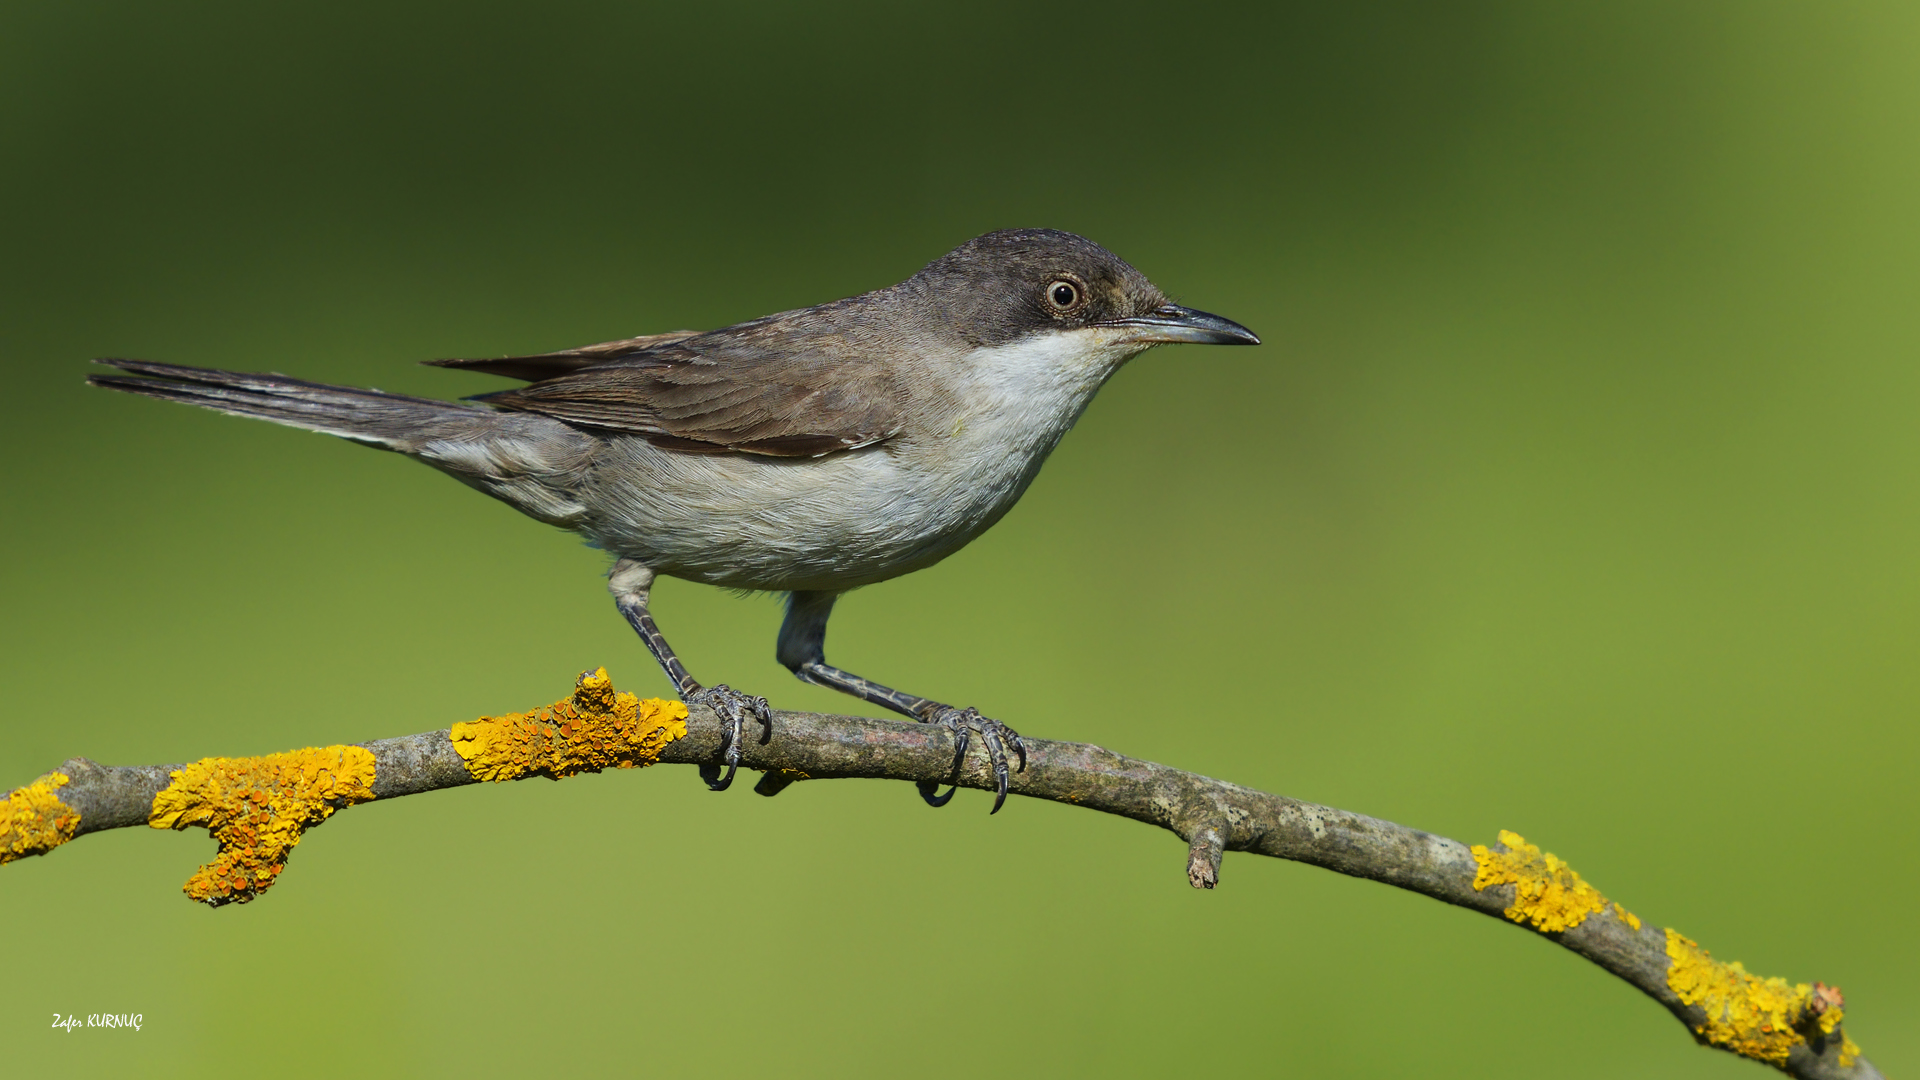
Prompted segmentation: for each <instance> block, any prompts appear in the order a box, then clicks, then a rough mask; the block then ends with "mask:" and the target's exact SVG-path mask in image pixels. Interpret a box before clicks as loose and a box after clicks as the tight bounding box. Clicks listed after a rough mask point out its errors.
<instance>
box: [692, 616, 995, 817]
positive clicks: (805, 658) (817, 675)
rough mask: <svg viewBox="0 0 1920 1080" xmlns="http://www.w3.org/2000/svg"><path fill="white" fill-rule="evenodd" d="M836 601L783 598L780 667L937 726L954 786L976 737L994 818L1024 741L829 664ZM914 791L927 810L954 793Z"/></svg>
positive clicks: (926, 787) (970, 714)
mask: <svg viewBox="0 0 1920 1080" xmlns="http://www.w3.org/2000/svg"><path fill="white" fill-rule="evenodd" d="M838 596H839V594H838V593H830V592H796V593H793V594H791V595H790V596H789V597H788V600H787V618H786V621H785V622H783V623H781V624H780V644H779V648H778V655H779V657H780V662H781V663H782V664H784V665H786V667H787V670H789V671H791V672H793V673H794V674H795V675H796V676H798V677H799V678H800V680H801V681H802V682H810V683H813V684H815V685H817V686H828V687H832V688H833V689H835V690H838V691H840V692H841V693H843V694H852V695H853V696H854V697H857V698H859V699H860V700H862V701H867V702H871V703H873V704H875V705H878V706H880V707H881V708H883V709H892V710H893V711H894V712H897V713H900V714H901V715H903V716H907V717H910V718H912V719H914V720H918V721H920V722H922V723H926V724H940V725H942V726H944V727H945V728H946V729H947V730H949V731H951V732H953V745H954V751H953V772H954V778H955V780H958V778H959V774H960V766H961V764H962V763H963V762H964V761H965V760H966V757H967V747H968V746H969V745H970V736H969V733H970V732H977V733H979V735H980V742H981V743H982V744H983V745H984V746H986V748H987V760H988V761H989V762H990V763H991V764H992V765H993V778H994V782H995V791H994V796H993V809H992V810H990V811H988V813H989V814H997V813H999V812H1000V805H1001V804H1002V803H1004V802H1006V801H1007V782H1008V780H1009V779H1010V774H1009V772H1008V769H1007V750H1006V748H1007V746H1008V745H1011V746H1012V747H1013V749H1014V752H1015V753H1017V754H1018V755H1019V756H1020V771H1021V772H1025V771H1026V768H1027V744H1026V741H1025V740H1023V739H1022V738H1020V733H1019V732H1017V731H1015V730H1013V729H1012V728H1010V727H1008V726H1007V725H1005V724H1003V723H1001V722H1000V721H998V720H994V719H991V718H989V717H985V716H981V715H980V712H979V710H977V709H956V708H954V707H953V706H951V705H943V704H941V703H940V702H938V701H933V700H930V699H928V698H923V697H917V696H915V695H913V694H906V693H902V692H900V691H898V690H895V689H893V688H892V687H888V686H881V685H880V684H879V683H876V682H870V681H868V680H866V679H863V678H861V677H860V676H858V675H855V674H853V673H852V672H850V671H842V670H841V669H839V668H837V667H834V666H832V665H831V664H828V663H827V651H826V650H827V616H829V615H831V614H832V613H833V602H834V600H835V599H837V598H838ZM669 674H671V672H669ZM919 787H920V797H921V798H923V799H925V800H926V801H927V805H929V806H945V805H947V802H948V801H949V800H951V799H952V798H953V793H954V792H955V791H957V790H959V785H958V784H957V783H956V784H955V785H954V786H953V787H950V788H948V789H947V793H946V794H945V795H942V794H940V785H939V784H936V783H933V782H931V781H925V780H923V781H921V782H920V785H919Z"/></svg>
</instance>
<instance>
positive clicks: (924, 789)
mask: <svg viewBox="0 0 1920 1080" xmlns="http://www.w3.org/2000/svg"><path fill="white" fill-rule="evenodd" d="M921 719H922V721H923V722H925V723H928V724H939V725H941V726H943V727H945V728H946V729H947V730H948V731H951V732H953V778H954V785H953V786H952V787H950V788H948V789H947V793H946V794H945V795H942V794H940V785H939V784H936V783H934V782H933V781H931V780H922V781H920V784H919V787H920V797H921V798H923V799H925V800H927V805H928V806H945V805H947V803H948V801H950V800H951V799H952V798H953V793H954V792H956V791H958V790H960V785H959V782H958V781H959V779H960V768H961V766H962V765H964V764H965V763H966V760H967V748H968V746H970V745H971V744H972V736H973V734H975V733H978V734H979V736H980V742H981V745H983V746H985V747H986V748H987V761H988V762H989V763H990V764H992V766H993V779H994V793H993V809H991V810H989V811H987V813H988V814H990V815H991V814H997V813H999V812H1000V804H1001V803H1004V802H1006V801H1007V779H1008V777H1009V773H1008V770H1007V747H1009V746H1011V747H1013V751H1014V753H1015V754H1018V755H1019V757H1020V769H1019V771H1020V772H1026V771H1027V743H1026V740H1024V739H1022V738H1021V737H1020V733H1019V732H1017V731H1015V730H1013V729H1012V728H1010V727H1008V726H1007V725H1005V724H1003V723H1001V722H1000V721H998V720H995V719H993V718H991V717H987V716H981V715H980V710H978V709H956V708H954V707H953V706H951V705H939V706H935V707H934V708H933V709H932V710H931V711H929V712H928V713H927V715H926V716H924V717H922V718H921Z"/></svg>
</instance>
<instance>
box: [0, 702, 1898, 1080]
mask: <svg viewBox="0 0 1920 1080" xmlns="http://www.w3.org/2000/svg"><path fill="white" fill-rule="evenodd" d="M721 737H722V727H721V724H720V721H719V720H718V719H717V718H716V717H715V716H714V715H713V714H712V713H711V712H709V711H707V710H705V709H700V710H697V711H695V712H693V713H692V714H691V715H689V714H688V711H687V709H686V707H685V706H684V705H682V704H681V703H679V702H664V701H660V700H658V699H650V700H647V701H641V700H639V699H637V698H635V697H634V696H633V695H631V694H616V693H615V692H614V691H613V688H612V685H611V683H610V682H609V681H608V679H607V676H606V673H605V671H604V670H602V671H595V672H588V673H585V674H583V675H581V676H580V678H579V680H578V683H577V684H576V687H575V691H574V694H573V696H572V697H571V698H569V699H567V700H564V701H560V702H556V703H554V704H553V705H550V706H546V707H544V708H542V709H538V710H535V711H533V712H530V713H525V714H507V715H504V716H500V717H482V718H480V719H479V720H476V721H473V722H471V723H462V724H455V725H454V726H453V727H452V728H451V729H441V730H439V731H429V732H425V733H423V734H419V735H408V736H403V737H401V738H396V739H380V740H376V741H373V742H368V743H361V744H359V745H357V746H332V747H326V748H324V749H308V750H299V751H292V752H289V753H285V754H268V755H263V756H261V757H256V758H207V759H203V760H202V761H199V762H195V763H193V764H190V765H132V766H106V765H98V764H95V763H94V762H92V761H89V760H87V759H86V758H73V759H71V760H69V761H67V762H66V763H65V764H63V765H61V766H60V768H59V769H57V770H56V771H54V772H52V773H49V774H47V775H46V776H44V777H41V778H40V779H39V780H36V781H34V782H33V783H31V784H28V785H26V786H25V787H22V788H19V789H16V790H15V791H13V792H12V793H10V794H9V795H8V796H6V798H5V799H4V800H0V863H4V862H8V861H11V860H13V859H16V858H20V857H22V856H25V855H38V854H44V853H45V852H47V851H50V850H52V849H53V848H54V847H57V846H58V845H60V844H63V843H65V842H67V841H68V840H71V839H72V838H74V837H75V836H81V835H85V834H87V833H91V832H98V831H100V830H103V829H117V828H125V827H129V826H134V825H150V826H152V827H154V828H176V829H178V828H185V827H187V826H189V825H200V826H204V827H206V828H207V829H208V831H209V832H210V833H211V834H212V835H213V836H214V837H215V838H216V839H217V840H218V841H219V843H220V852H219V855H218V856H217V857H216V858H215V860H214V861H213V862H211V863H209V864H207V865H206V866H204V867H202V868H201V869H200V871H199V872H197V873H196V874H195V875H194V876H193V878H191V879H189V881H188V883H187V886H186V892H187V894H188V895H189V896H191V897H192V898H194V899H196V900H200V901H202V902H205V903H209V904H213V905H215V906H218V905H221V904H226V903H245V902H247V901H249V900H251V899H253V898H254V897H256V896H258V895H259V894H260V893H262V892H265V891H266V889H267V888H269V887H270V886H271V885H272V884H273V881H274V880H275V879H276V878H277V876H278V874H279V873H280V870H281V869H282V868H283V867H284V866H285V863H286V859H287V857H288V855H289V854H290V852H291V850H292V848H293V846H294V845H295V844H298V843H299V840H300V836H301V834H302V833H303V832H304V831H305V830H306V829H308V828H311V827H312V826H314V825H317V824H319V823H320V822H321V821H324V820H325V819H326V818H327V817H328V816H330V815H332V814H333V813H334V812H336V811H337V810H339V809H342V808H344V807H347V806H351V805H353V804H355V803H358V802H365V801H367V800H370V799H391V798H396V797H399V796H402V795H417V794H421V793H424V792H428V791H438V790H440V789H442V788H449V787H460V786H464V785H466V784H474V783H479V782H481V781H483V780H513V779H521V778H524V777H528V776H536V775H537V776H548V777H551V778H554V779H560V778H562V777H566V776H571V775H575V774H577V773H580V772H598V771H600V770H602V769H605V768H635V767H643V766H646V765H651V764H654V763H656V762H667V763H672V764H689V765H698V766H701V767H703V768H705V769H712V768H713V767H715V765H716V764H717V763H718V761H719V759H720V753H721ZM762 740H764V741H762ZM1026 742H1027V748H1028V757H1027V764H1026V768H1025V770H1024V771H1021V772H1018V773H1015V774H1014V777H1013V784H1012V788H1011V790H1012V792H1013V793H1014V794H1019V795H1025V796H1028V797H1031V798H1038V799H1051V800H1053V801H1055V802H1064V803H1071V804H1073V805H1075V806H1082V807H1086V808H1087V809H1090V810H1097V811H1100V812H1102V813H1108V814H1118V815H1120V816H1122V817H1129V818H1132V819H1134V820H1135V821H1142V822H1146V823H1148V824H1150V825H1157V826H1160V827H1161V828H1164V829H1167V830H1168V831H1170V832H1172V833H1174V834H1175V835H1177V836H1179V837H1180V838H1181V839H1183V840H1185V841H1187V842H1188V844H1189V849H1188V857H1187V879H1188V881H1189V882H1191V883H1192V884H1193V886H1194V887H1195V888H1204V889H1211V888H1213V887H1214V886H1215V885H1216V884H1217V883H1218V881H1219V874H1220V864H1221V858H1222V856H1223V854H1224V853H1225V852H1227V851H1248V852H1253V853H1255V854H1260V855H1270V856H1273V857H1275V858H1280V859H1291V860H1293V861H1295V862H1303V863H1309V864H1312V865H1314V866H1319V867H1324V868H1326V869H1328V870H1334V871H1337V872H1339V873H1342V874H1347V875H1350V876H1352V877H1359V878H1367V879H1370V880H1373V881H1380V882H1384V883H1386V884H1388V885H1393V886H1396V887H1399V888H1402V889H1407V890H1410V891H1412V892H1417V893H1420V894H1422V895H1425V896H1430V897H1433V898H1434V899H1436V900H1442V901H1445V902H1446V903H1449V904H1454V905H1457V906H1459V907H1464V908H1470V909H1472V910H1474V911H1478V912H1480V913H1482V914H1485V915H1492V916H1494V917H1496V918H1501V919H1504V920H1509V921H1511V922H1513V923H1515V924H1518V925H1522V926H1526V927H1528V928H1530V929H1532V930H1534V931H1535V932H1536V933H1539V934H1540V935H1541V936H1543V937H1546V938H1547V939H1548V940H1551V941H1553V942H1556V943H1557V944H1559V945H1561V946H1563V947H1565V948H1567V949H1570V950H1572V951H1573V952H1575V953H1578V954H1579V955H1581V956H1584V957H1586V958H1587V959H1589V960H1591V961H1593V962H1594V963H1596V964H1598V965H1600V966H1601V967H1602V968H1605V969H1606V970H1607V971H1609V972H1612V973H1613V974H1614V975H1616V976H1619V977H1620V978H1622V979H1624V980H1626V981H1627V982H1629V983H1631V984H1633V985H1634V986H1635V987H1637V988H1639V989H1640V990H1641V991H1642V992H1643V993H1645V994H1646V995H1647V996H1649V997H1651V998H1653V999H1654V1000H1655V1001H1658V1002H1659V1003H1660V1004H1661V1005H1663V1006H1665V1007H1666V1008H1667V1009H1668V1011H1670V1012H1672V1013H1673V1015H1674V1016H1675V1017H1677V1018H1678V1019H1679V1020H1680V1022H1681V1023H1683V1024H1685V1025H1686V1026H1687V1029H1688V1030H1689V1031H1691V1032H1693V1034H1694V1037H1695V1038H1696V1039H1697V1040H1698V1041H1699V1042H1701V1043H1703V1044H1705V1045H1710V1046H1716V1047H1719V1048H1721V1049H1724V1050H1728V1051H1731V1052H1733V1053H1737V1054H1740V1055H1742V1056H1744V1057H1749V1058H1752V1059H1754V1060H1756V1061H1762V1062H1765V1063H1767V1064H1770V1065H1773V1066H1774V1067H1776V1068H1778V1069H1780V1070H1781V1071H1783V1072H1785V1073H1787V1074H1788V1075H1791V1076H1796V1077H1805V1078H1809V1080H1841V1078H1846V1080H1866V1078H1874V1077H1879V1076H1880V1073H1879V1071H1878V1070H1876V1069H1875V1068H1874V1067H1873V1066H1872V1065H1871V1064H1870V1063H1868V1062H1867V1060H1866V1059H1865V1058H1862V1057H1860V1056H1859V1055H1860V1051H1859V1048H1858V1047H1857V1046H1855V1045H1854V1044H1853V1041H1852V1040H1851V1039H1849V1038H1848V1037H1847V1036H1846V1034H1845V1032H1844V1031H1843V1030H1842V1029H1841V1025H1840V1021H1841V1016H1842V1011H1841V1007H1842V1005H1843V1004H1844V1003H1843V1001H1842V999H1841V995H1840V992H1839V991H1838V990H1836V989H1834V988H1832V987H1828V986H1824V985H1822V984H1820V983H1814V984H1812V985H1811V986H1809V985H1807V984H1804V983H1803V984H1798V985H1790V984H1788V983H1786V982H1785V981H1784V980H1781V979H1763V978H1760V977H1758V976H1754V975H1751V974H1749V973H1747V971H1746V970H1745V969H1744V968H1743V967H1741V965H1740V964H1738V963H1731V964H1728V963H1721V962H1718V961H1715V960H1713V959H1712V958H1711V957H1710V956H1709V955H1708V954H1707V952H1706V950H1704V949H1701V948H1700V947H1699V946H1698V945H1697V944H1695V943H1694V942H1693V941H1691V940H1690V939H1688V938H1686V937H1685V936H1683V935H1681V934H1679V933H1678V932H1676V931H1674V930H1671V929H1658V928H1655V927H1652V926H1646V925H1643V924H1642V923H1641V920H1640V919H1639V918H1637V917H1636V916H1634V915H1633V914H1632V913H1631V912H1629V911H1628V910H1627V909H1626V908H1624V907H1622V906H1620V905H1619V904H1615V903H1612V902H1610V901H1609V900H1607V898H1606V897H1604V896H1602V895H1601V894H1600V893H1599V892H1598V890H1596V889H1594V888H1593V886H1591V885H1589V884H1588V883H1587V882H1585V881H1584V880H1582V879H1581V877H1580V876H1579V875H1578V874H1577V873H1574V871H1573V870H1572V868H1571V867H1569V866H1567V865H1566V864H1565V863H1564V862H1562V861H1561V860H1559V859H1557V858H1555V857H1554V856H1552V855H1550V854H1545V853H1543V852H1542V851H1541V850H1540V849H1539V848H1537V847H1535V846H1534V845H1532V844H1529V843H1527V842H1526V841H1525V840H1524V839H1523V838H1521V837H1520V836H1517V835H1515V834H1513V833H1510V832H1502V833H1501V834H1500V839H1501V843H1499V844H1496V845H1492V846H1489V847H1483V846H1479V845H1476V846H1473V847H1468V846H1466V845H1464V844H1461V843H1459V842H1458V841H1454V840H1449V839H1447V838H1445V837H1441V836H1435V835H1433V834H1431V833H1425V832H1421V831H1419V830H1417V829H1410V828H1407V827H1406V826H1404V825H1396V824H1394V823H1392V822H1390V821H1381V820H1379V819H1377V818H1370V817H1367V816H1365V815H1362V814H1355V813H1351V812H1349V811H1345V810H1337V809H1334V808H1332V807H1327V806H1318V805H1315V804H1313V803H1307V802H1301V801H1299V800H1297V799H1289V798H1287V797H1285V796H1281V795H1270V794H1267V793H1266V792H1262V791H1255V790H1252V789H1250V788H1244V787H1240V786H1238V785H1236V784H1230V783H1227V782H1225V781H1221V780H1213V779H1210V778H1208V777H1204V776H1200V775H1198V774H1195V773H1190V772H1185V771H1182V770H1180V769H1174V768H1169V767H1168V766H1165V765H1159V764H1156V763H1154V762H1151V761H1142V760H1139V759H1137V758H1130V757H1126V756H1124V755H1121V754H1116V753H1113V752H1112V751H1110V750H1105V749H1102V748H1100V747H1098V746H1092V745H1088V744H1085V743H1068V742H1050V741H1047V740H1044V739H1028V740H1026ZM743 750H744V763H745V764H746V765H747V766H748V767H749V768H753V769H757V770H760V771H761V772H763V773H765V775H764V776H763V777H762V779H761V781H760V783H759V785H758V786H757V787H756V788H755V790H756V791H758V792H759V793H760V794H762V795H774V794H778V793H779V792H780V791H781V790H783V789H784V788H786V787H788V786H789V785H791V784H792V783H794V782H796V781H802V780H827V779H837V778H843V777H863V778H869V779H883V780H912V781H923V780H924V781H939V782H943V783H944V782H949V781H953V782H957V783H959V784H960V785H961V786H963V787H972V788H980V789H984V790H992V789H993V776H992V772H991V769H990V767H989V765H988V762H987V759H986V756H985V755H984V754H983V753H980V752H978V751H975V752H973V753H970V754H969V756H968V757H967V759H966V760H965V761H964V762H962V763H960V765H959V767H958V769H957V770H956V767H955V762H954V760H953V751H954V746H953V741H952V737H951V735H950V733H949V732H948V731H947V730H946V729H945V728H944V727H939V726H933V725H925V724H913V723H901V722H896V721H888V720H872V719H867V718H864V717H857V716H832V715H826V714H821V713H800V712H782V713H777V714H776V723H775V724H774V726H773V730H772V731H771V732H770V733H768V732H760V733H758V734H757V736H756V735H755V733H754V732H752V729H749V739H748V743H747V745H746V746H745V747H744V748H743Z"/></svg>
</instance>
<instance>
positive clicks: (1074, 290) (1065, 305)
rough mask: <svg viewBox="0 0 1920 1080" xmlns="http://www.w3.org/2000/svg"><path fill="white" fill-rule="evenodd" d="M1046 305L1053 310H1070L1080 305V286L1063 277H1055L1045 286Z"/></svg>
mask: <svg viewBox="0 0 1920 1080" xmlns="http://www.w3.org/2000/svg"><path fill="white" fill-rule="evenodd" d="M1047 305H1048V306H1049V307H1051V308H1053V310H1055V311H1072V310H1073V309H1074V308H1076V307H1079V306H1080V286H1078V285H1075V284H1074V283H1073V282H1071V281H1068V280H1067V279H1065V278H1056V279H1054V281H1053V283H1052V284H1050V285H1048V286H1047Z"/></svg>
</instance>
